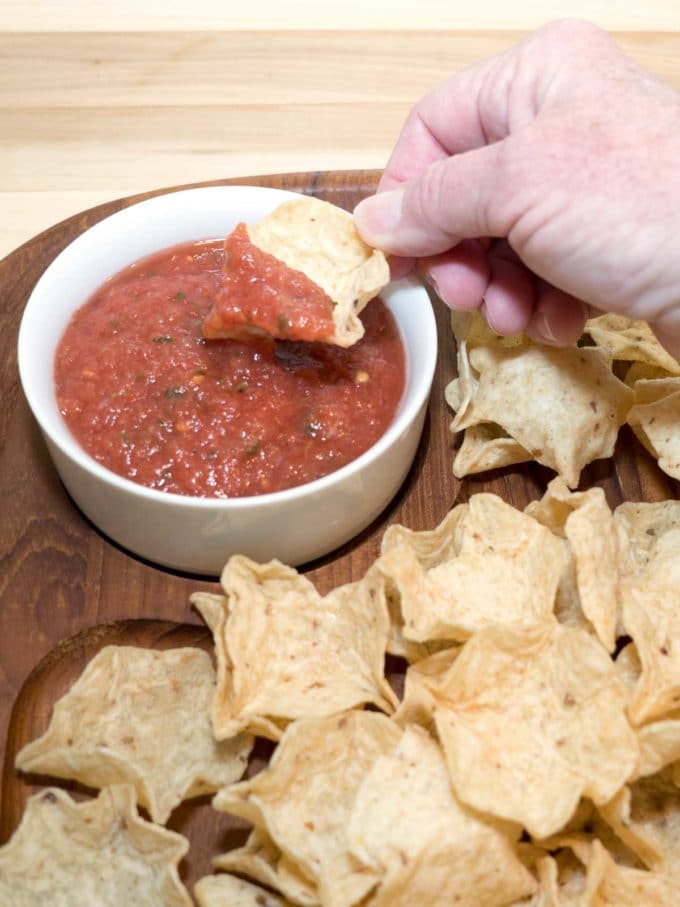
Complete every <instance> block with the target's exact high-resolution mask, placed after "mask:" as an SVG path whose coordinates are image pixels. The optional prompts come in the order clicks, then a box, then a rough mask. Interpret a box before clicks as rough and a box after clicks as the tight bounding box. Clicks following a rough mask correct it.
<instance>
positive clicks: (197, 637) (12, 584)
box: [0, 171, 678, 878]
mask: <svg viewBox="0 0 680 907" xmlns="http://www.w3.org/2000/svg"><path fill="white" fill-rule="evenodd" d="M376 179H377V174H376V173H374V172H372V171H353V172H337V173H308V174H289V175H284V176H273V177H257V178H249V179H243V180H229V181H224V182H223V183H221V184H225V185H226V184H229V183H232V184H233V183H241V184H244V183H247V184H251V185H252V184H258V185H265V186H274V187H277V188H284V189H293V190H297V191H301V192H306V193H310V194H314V195H317V196H319V197H321V198H326V199H328V200H330V201H333V202H335V203H336V204H339V205H341V206H344V207H347V208H352V207H353V206H354V205H355V204H356V203H357V202H358V201H359V200H360V199H361V198H363V197H364V196H366V195H368V194H370V193H371V192H372V191H373V189H374V187H375V184H376ZM212 185H214V184H212ZM176 188H183V187H176ZM153 194H158V193H148V194H147V195H141V196H135V197H133V198H129V199H122V200H120V201H115V202H111V203H110V204H107V205H102V206H99V207H97V208H93V209H92V210H90V211H86V212H84V213H83V214H80V215H77V216H75V217H72V218H70V219H68V220H66V221H64V222H63V223H61V224H58V225H57V226H55V227H53V228H51V229H50V230H47V231H46V232H44V233H42V234H41V235H40V236H37V237H36V238H35V239H33V240H31V241H30V242H28V243H26V244H25V245H23V246H21V247H20V248H19V249H17V250H16V251H15V252H13V253H12V254H11V255H10V256H8V257H7V258H5V259H4V260H3V261H2V262H0V288H1V289H0V292H1V294H2V296H1V302H0V381H1V394H2V396H1V400H2V405H1V407H0V502H1V504H2V513H1V515H0V764H2V765H4V772H3V784H2V798H1V800H0V809H1V812H0V842H2V841H4V840H6V839H7V837H8V836H9V835H10V834H11V832H12V831H13V829H14V828H15V827H16V824H17V822H18V820H19V817H20V814H21V809H22V806H23V802H24V800H25V796H26V795H27V793H28V791H29V790H30V785H29V784H27V782H26V781H25V780H24V779H21V778H19V776H18V775H17V774H16V773H15V771H14V769H13V760H14V755H15V753H16V751H17V748H18V747H19V746H21V745H23V743H24V742H26V741H27V740H29V739H31V738H32V737H34V736H36V735H37V734H38V733H40V732H41V731H42V730H43V729H44V727H45V725H46V722H47V719H48V716H49V711H50V709H51V706H52V704H53V702H54V701H55V699H56V698H58V695H60V693H61V692H62V691H63V690H64V689H66V688H67V686H68V685H69V684H70V683H71V682H72V681H73V680H75V678H76V677H77V676H78V673H79V672H80V670H81V669H82V667H83V666H84V664H85V662H86V661H87V659H88V658H89V657H90V656H91V655H92V654H94V652H95V651H96V650H97V648H99V647H100V646H101V645H103V644H104V642H105V641H112V640H114V639H115V640H121V639H124V640H127V641H135V642H137V643H141V644H151V645H166V644H167V645H171V644H175V645H176V644H178V642H179V641H180V640H182V643H181V644H184V642H186V641H187V640H193V642H195V643H197V644H200V645H204V644H205V643H206V639H207V635H206V633H205V630H204V629H202V627H201V626H200V621H199V619H198V617H197V615H196V614H195V613H194V612H193V611H192V610H191V609H190V607H189V605H188V598H189V595H190V593H191V592H193V591H195V590H196V589H199V588H212V587H214V584H210V583H209V582H206V580H205V579H198V578H195V577H191V576H186V575H180V574H177V573H173V572H171V571H168V570H162V569H159V568H157V567H155V566H153V565H151V564H149V563H146V562H144V561H142V560H140V559H138V558H135V557H134V556H132V555H130V554H128V553H127V552H125V551H123V550H122V549H121V548H119V547H118V546H116V545H115V544H113V543H112V542H110V541H109V540H108V539H106V538H105V537H104V536H102V535H101V533H99V532H98V531H97V530H96V529H95V528H94V527H93V526H92V525H91V524H90V523H89V522H88V520H87V519H86V518H85V517H84V516H83V515H82V514H81V513H80V512H79V511H78V509H77V508H76V507H75V505H74V504H73V503H72V501H71V500H70V498H69V497H68V495H67V494H66V492H65V491H64V488H63V487H62V485H61V483H60V481H59V479H58V477H57V475H56V472H55V470H54V468H53V467H52V465H51V462H50V460H49V457H48V454H47V451H46V448H45V446H44V444H43V441H42V439H41V436H40V433H39V431H38V429H37V427H36V425H35V423H34V421H33V419H32V417H31V415H30V413H29V411H28V408H27V405H26V403H25V401H24V398H23V396H22V394H21V391H20V389H19V385H18V376H17V368H16V338H17V329H18V325H19V320H20V317H21V312H22V310H23V308H24V306H25V304H26V301H27V299H28V296H29V294H30V292H31V290H32V288H33V286H34V285H35V283H36V281H37V279H38V278H39V276H40V275H41V274H42V272H43V271H44V269H45V268H46V267H47V265H48V264H49V263H50V262H51V261H52V259H53V258H54V257H55V256H56V255H57V254H58V253H59V252H60V251H61V250H62V249H63V248H64V247H65V246H66V245H67V244H68V243H69V242H70V241H71V240H72V239H74V238H75V237H76V236H77V235H79V234H80V233H81V232H82V231H83V230H85V229H87V228H88V227H90V226H92V225H93V224H94V223H96V222H97V221H99V220H101V219H102V218H103V217H106V216H108V215H109V214H111V213H113V212H115V211H117V210H119V209H121V208H123V207H126V206H128V205H130V204H133V203H134V202H136V201H139V200H141V199H143V198H147V197H149V196H150V195H153ZM435 307H436V310H437V320H438V325H439V363H438V368H437V374H436V378H435V382H434V387H433V391H432V396H431V401H430V406H429V412H428V417H427V420H426V425H425V430H424V433H423V439H422V442H421V444H420V447H419V450H418V454H417V457H416V461H415V463H414V465H413V468H412V470H411V472H410V473H409V476H408V477H407V479H406V481H405V483H404V485H403V487H402V489H401V490H400V492H399V494H398V495H397V497H396V499H395V500H394V501H393V502H392V504H391V505H390V506H389V507H388V508H387V510H386V511H385V512H384V513H383V514H382V515H381V516H380V517H379V518H378V519H377V520H376V521H375V522H374V523H373V525H371V526H370V527H368V528H367V529H366V530H365V531H364V532H362V533H361V534H360V535H359V536H358V537H357V538H356V539H354V540H353V541H352V542H350V543H348V544H347V545H345V546H344V547H343V548H341V549H340V550H338V551H336V552H334V553H333V554H332V555H330V556H328V557H326V558H324V559H322V560H320V561H317V562H315V563H313V564H309V565H307V567H306V568H305V572H307V573H308V575H309V577H310V578H311V579H312V580H313V581H314V582H315V583H316V584H317V585H318V587H319V588H320V590H321V591H322V592H326V591H328V590H329V589H330V588H332V587H333V586H335V585H337V584H340V583H344V582H348V581H350V580H353V579H358V578H359V577H360V576H361V575H363V573H364V572H365V570H366V568H367V567H368V565H369V564H370V563H371V561H372V560H373V559H374V558H375V556H376V554H377V552H378V547H379V543H380V538H381V537H382V534H383V532H384V530H385V528H386V526H387V525H388V524H389V523H391V522H394V521H399V522H403V523H404V524H406V525H408V526H411V527H413V528H417V529H425V528H432V527H433V526H434V525H436V523H437V522H439V520H440V519H442V517H443V516H444V515H445V513H446V512H447V511H448V510H449V508H450V507H451V506H452V505H453V504H454V503H456V502H457V501H459V500H466V499H467V498H468V497H469V496H470V495H471V494H473V493H475V492H479V491H493V492H496V493H497V494H500V495H501V496H502V497H503V498H504V499H505V500H507V501H509V502H511V503H513V504H514V505H515V506H517V507H524V506H525V505H526V504H527V503H528V501H529V500H532V499H535V498H537V497H539V496H540V495H541V493H542V491H543V489H544V488H545V485H546V484H547V482H548V481H549V479H550V477H551V474H550V473H549V471H548V470H545V469H543V468H542V467H540V466H537V465H535V464H533V465H526V466H520V467H514V468H509V469H506V470H498V471H496V472H493V473H489V474H486V475H484V476H482V477H472V478H470V479H467V480H465V481H463V482H459V481H457V480H456V479H454V477H453V475H452V472H451V463H452V459H453V449H452V442H451V438H450V434H449V430H448V425H449V422H450V419H451V414H450V412H449V410H448V408H447V406H446V404H445V402H444V395H443V390H444V386H445V385H446V383H447V382H448V381H450V380H451V378H452V377H453V376H454V374H455V364H454V348H453V341H452V337H451V334H450V331H449V326H448V316H447V313H446V311H445V310H444V308H443V306H441V304H439V303H435ZM590 485H600V486H602V487H603V488H604V489H605V491H606V494H607V496H608V498H609V501H610V504H612V505H616V504H618V503H620V502H621V501H622V500H661V499H664V498H671V497H677V496H678V484H677V483H675V482H673V481H672V480H670V479H668V478H667V477H666V476H665V475H663V473H661V472H660V471H659V469H658V468H657V466H656V464H655V463H654V462H653V461H652V459H651V458H650V457H649V456H648V455H647V453H646V452H645V451H644V450H643V449H642V447H641V446H640V445H639V444H638V443H637V441H636V440H635V439H634V437H633V436H632V434H631V433H630V432H629V431H628V430H624V431H622V432H621V435H620V438H619V443H618V445H617V450H616V454H615V457H614V458H613V459H610V460H604V461H599V462H597V463H593V464H591V465H590V466H589V467H588V468H587V469H586V470H585V471H584V473H583V476H582V482H581V486H582V487H588V486H590ZM121 622H123V623H121ZM177 624H182V625H183V626H181V627H177V626H176V625H177ZM111 625H113V626H111ZM192 625H195V626H193V627H192ZM173 640H174V642H173ZM31 672H33V673H31ZM29 675H30V677H29ZM27 678H28V679H27ZM209 815H211V812H210V811H209V810H208V807H207V806H206V805H205V803H201V804H198V806H196V805H193V806H190V807H186V808H184V807H182V809H181V810H180V811H179V817H174V818H173V827H178V828H182V829H184V830H186V831H187V832H188V833H189V834H190V836H191V837H192V841H193V842H194V843H196V842H197V841H198V842H207V841H208V840H209V839H210V841H211V842H213V844H214V839H215V838H216V836H217V837H219V836H220V835H223V834H227V835H230V834H232V833H233V834H234V835H236V836H238V834H241V833H240V832H236V831H234V832H232V831H229V830H228V827H227V826H226V825H224V824H221V825H220V824H219V822H222V823H223V822H224V820H223V819H222V818H221V819H220V820H219V822H218V820H217V819H212V818H206V817H208V816H209ZM175 823H177V824H176V825H175ZM216 823H217V824H216ZM225 829H226V830H225ZM211 846H212V845H211ZM209 849H210V848H209V846H208V845H207V844H206V848H205V851H206V853H207V852H208V850H209ZM198 850H199V851H200V850H201V847H200V846H199V848H198ZM210 852H213V851H210ZM192 859H195V860H196V862H195V864H194V865H192V866H191V867H189V869H188V870H187V871H188V874H189V877H191V878H193V877H195V873H196V872H197V871H199V870H202V869H207V863H206V862H204V860H203V858H202V857H200V856H199V857H198V858H195V857H193V856H192Z"/></svg>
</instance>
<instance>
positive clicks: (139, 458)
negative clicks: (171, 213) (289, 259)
mask: <svg viewBox="0 0 680 907" xmlns="http://www.w3.org/2000/svg"><path fill="white" fill-rule="evenodd" d="M223 262H224V242H223V241H210V242H197V243H190V244H186V245H183V246H177V247H175V248H172V249H167V250H165V251H163V252H160V253H158V254H157V255H154V256H151V257H150V258H147V259H144V260H143V261H140V262H138V263H136V264H134V265H132V266H131V267H129V268H127V269H126V270H124V271H122V272H121V273H120V274H118V275H116V276H115V277H113V278H112V279H111V280H109V281H108V282H107V283H105V284H104V285H103V286H102V287H101V288H100V289H99V290H98V291H97V292H96V293H95V294H94V296H93V297H92V298H91V299H90V300H89V301H88V302H87V303H86V304H85V305H83V306H82V307H81V308H80V309H79V310H78V311H77V312H76V313H75V314H74V316H73V317H72V319H71V321H70V323H69V325H68V327H67V328H66V331H65V333H64V336H63V337H62V339H61V341H60V344H59V347H58V349H57V355H56V362H55V381H56V393H57V401H58V405H59V409H60V411H61V413H62V415H63V417H64V419H65V421H66V423H67V425H68V426H69V428H70V430H71V432H72V433H73V435H74V436H75V438H76V439H77V440H78V441H79V443H80V444H81V446H82V447H83V448H84V449H85V450H86V451H87V452H88V453H89V454H90V455H91V456H92V457H94V458H95V459H96V460H98V461H99V462H100V463H102V464H103V465H104V466H106V467H108V468H109V469H111V470H112V471H113V472H115V473H118V474H119V475H121V476H124V477H126V478H128V479H131V480H132V481H134V482H138V483H139V484H141V485H147V486H149V487H151V488H156V489H160V490H163V491H168V492H174V493H176V494H183V495H193V496H199V497H238V496H247V495H256V494H264V493H267V492H272V491H279V490H281V489H284V488H290V487H292V486H295V485H301V484H303V483H305V482H310V481H312V480H313V479H317V478H319V477H320V476H323V475H326V474H327V473H329V472H333V471H334V470H336V469H338V468H340V467H341V466H344V465H345V464H346V463H349V462H350V461H352V460H354V459H356V458H357V457H358V456H359V455H360V454H362V453H363V452H364V451H365V450H367V449H368V448H369V447H371V445H372V444H374V443H375V442H376V441H377V440H378V438H380V437H381V435H383V434H384V432H385V430H386V429H387V427H388V426H389V424H390V423H391V421H392V419H393V417H394V414H395V411H396V408H397V406H398V403H399V400H400V398H401V395H402V393H403V389H404V383H405V355H404V349H403V346H402V342H401V339H400V337H399V331H398V329H397V326H396V324H395V322H394V319H393V317H392V315H391V314H390V312H389V311H388V309H387V308H386V307H385V305H384V304H383V303H382V302H381V301H380V300H374V301H373V302H371V304H370V305H369V306H367V308H366V309H364V312H363V313H362V321H363V323H364V327H365V330H366V333H365V336H364V337H363V339H362V340H360V341H359V342H358V343H357V344H355V345H354V346H353V347H350V348H349V349H340V348H339V347H335V346H329V345H326V344H322V343H304V342H295V341H286V340H271V339H268V338H264V337H262V338H251V339H249V340H247V341H245V340H209V339H206V338H205V337H204V335H203V332H202V324H203V321H204V319H205V317H206V315H207V314H208V312H209V311H210V310H211V308H212V306H213V304H214V302H215V299H216V297H217V295H218V294H219V293H220V290H221V287H222V280H223V273H222V272H223ZM281 267H282V268H285V267H286V266H285V265H281Z"/></svg>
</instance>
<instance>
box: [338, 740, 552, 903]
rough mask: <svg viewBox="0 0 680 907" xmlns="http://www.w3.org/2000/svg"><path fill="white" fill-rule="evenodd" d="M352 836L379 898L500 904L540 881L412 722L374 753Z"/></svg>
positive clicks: (354, 814)
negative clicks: (465, 797)
mask: <svg viewBox="0 0 680 907" xmlns="http://www.w3.org/2000/svg"><path fill="white" fill-rule="evenodd" d="M414 817H417V821H415V822H414V821H413V818H414ZM348 837H349V845H350V850H351V852H352V853H353V855H354V856H355V857H356V858H357V859H358V860H359V862H360V863H361V864H363V865H364V866H366V867H368V868H369V869H372V870H375V871H376V872H378V873H379V874H380V875H381V876H382V881H381V884H380V889H379V892H378V895H377V898H376V902H375V903H384V904H386V905H387V904H389V905H393V907H402V905H403V907H407V905H413V904H436V903H442V904H449V903H450V904H453V903H456V904H460V905H461V907H463V905H467V907H476V905H479V904H485V905H488V907H495V905H498V907H500V905H501V904H507V902H508V900H509V899H511V898H516V897H522V896H524V895H527V894H530V893H531V892H533V890H534V889H535V887H536V883H535V880H534V878H533V876H532V875H531V873H529V872H528V871H527V869H525V867H524V866H523V865H522V863H521V862H520V860H519V859H518V857H517V855H516V852H515V847H514V843H513V842H512V841H511V840H510V839H509V838H508V837H507V836H506V835H505V834H504V833H503V832H502V831H501V830H500V829H499V828H498V827H496V826H494V825H492V824H490V823H487V822H485V821H484V820H483V819H482V818H480V817H479V816H477V815H475V814H474V813H473V812H472V811H471V810H469V809H467V808H466V807H464V806H463V805H462V804H461V803H460V802H459V801H458V799H457V798H456V796H455V794H454V793H453V792H452V790H451V784H450V782H449V777H448V774H447V771H446V763H445V761H444V756H443V754H442V752H441V749H440V748H439V746H438V745H437V743H435V741H434V740H432V738H431V737H430V736H429V735H428V734H427V733H426V732H425V731H424V730H422V728H418V727H407V728H406V730H405V731H404V735H403V736H402V738H401V740H400V741H399V744H398V746H397V747H396V749H395V750H394V751H393V752H391V753H389V754H386V755H383V756H380V757H379V758H378V759H376V761H375V762H374V764H373V767H372V768H371V770H370V771H369V772H368V774H367V775H366V777H365V778H364V780H363V783H362V784H361V787H360V788H359V791H358V793H357V795H356V800H355V802H354V806H353V809H352V815H351V818H350V821H349V828H348Z"/></svg>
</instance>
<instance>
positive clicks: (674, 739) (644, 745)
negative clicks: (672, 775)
mask: <svg viewBox="0 0 680 907" xmlns="http://www.w3.org/2000/svg"><path fill="white" fill-rule="evenodd" d="M614 666H615V667H616V670H617V672H618V674H619V677H620V678H621V679H622V680H623V682H624V683H625V685H626V687H627V688H628V693H629V696H630V697H631V698H632V697H633V695H634V694H635V689H636V687H637V684H638V682H639V680H640V675H641V674H642V665H641V663H640V656H639V655H638V653H637V649H636V648H635V643H634V642H630V643H628V645H627V646H624V647H623V649H621V651H620V652H619V654H618V656H617V658H616V661H615V662H614ZM637 735H638V743H639V745H640V760H639V762H638V766H637V769H636V771H635V774H634V775H633V779H635V778H640V777H644V776H646V775H654V774H656V772H658V771H661V769H662V768H665V766H667V765H670V764H671V763H673V762H675V761H676V760H680V709H678V710H677V711H673V712H669V713H668V714H667V715H666V717H665V718H662V719H661V720H659V721H652V722H651V723H650V724H645V725H643V726H642V727H639V728H638V729H637Z"/></svg>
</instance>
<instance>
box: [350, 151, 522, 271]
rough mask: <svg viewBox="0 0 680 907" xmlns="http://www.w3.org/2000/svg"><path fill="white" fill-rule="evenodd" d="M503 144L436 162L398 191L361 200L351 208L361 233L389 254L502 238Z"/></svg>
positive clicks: (504, 229) (423, 251)
mask: <svg viewBox="0 0 680 907" xmlns="http://www.w3.org/2000/svg"><path fill="white" fill-rule="evenodd" d="M504 144H505V141H502V142H496V143H494V144H493V145H487V146H485V147H484V148H479V149H475V150H474V151H467V152H465V153H464V154H457V155H455V156H453V157H450V158H447V159H446V160H443V161H438V162H437V163H435V164H432V165H431V166H430V167H428V168H427V169H426V170H425V171H424V172H423V173H422V174H421V175H420V176H418V177H416V178H415V179H411V180H409V181H408V182H406V183H404V184H403V185H402V186H400V187H399V188H398V189H391V190H390V191H388V192H380V193H379V194H378V195H373V196H371V197H370V198H367V199H364V201H362V202H360V203H359V204H358V205H357V207H356V208H355V210H354V220H355V223H356V226H357V229H358V231H359V233H360V234H361V236H362V237H363V239H364V240H365V241H366V242H367V243H368V244H369V245H371V246H374V247H376V248H378V249H382V250H383V251H385V252H387V253H389V254H391V255H401V256H415V257H418V258H422V257H424V256H427V255H437V254H438V253H440V252H445V251H446V250H447V249H451V248H452V247H453V246H455V245H456V244H457V243H459V242H460V241H461V240H463V239H474V238H476V237H479V236H506V235H507V232H508V230H509V228H510V223H509V222H508V223H504V218H503V216H502V214H501V212H502V211H503V209H504V208H505V207H506V205H505V204H504V203H505V200H506V198H507V194H506V192H507V190H506V187H505V183H504V181H503V180H502V178H501V171H502V169H503V168H502V167H501V163H500V156H501V148H502V146H503V145H504Z"/></svg>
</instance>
